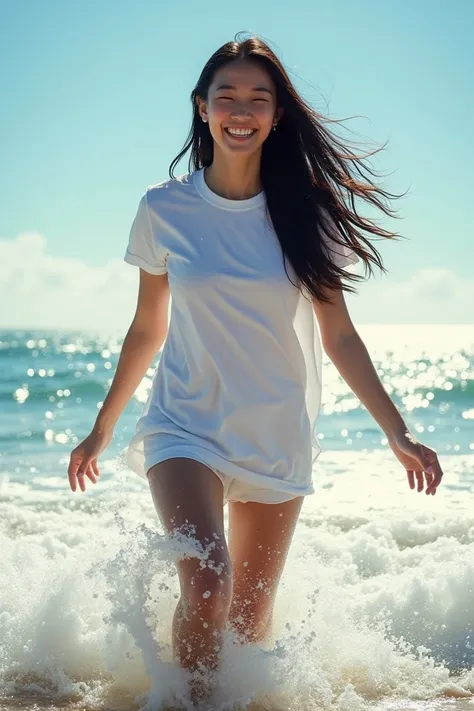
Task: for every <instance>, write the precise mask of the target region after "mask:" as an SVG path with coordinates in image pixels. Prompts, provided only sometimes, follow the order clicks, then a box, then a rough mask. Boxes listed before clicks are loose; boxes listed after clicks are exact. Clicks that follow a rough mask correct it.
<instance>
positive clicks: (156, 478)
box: [148, 457, 232, 671]
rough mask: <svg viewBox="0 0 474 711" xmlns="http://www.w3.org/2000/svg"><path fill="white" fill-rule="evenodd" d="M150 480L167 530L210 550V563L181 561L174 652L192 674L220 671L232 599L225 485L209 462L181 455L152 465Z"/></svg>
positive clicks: (153, 494)
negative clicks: (181, 534) (224, 631)
mask: <svg viewBox="0 0 474 711" xmlns="http://www.w3.org/2000/svg"><path fill="white" fill-rule="evenodd" d="M148 481H149V484H150V489H151V493H152V497H153V501H154V504H155V507H156V510H157V512H158V515H159V517H160V519H161V521H162V523H163V525H164V527H165V528H166V530H167V531H169V532H170V533H172V532H174V531H176V530H178V531H183V532H184V533H185V534H186V535H187V536H188V537H189V538H190V539H192V540H193V541H194V540H195V541H197V542H198V543H199V545H200V546H202V547H203V549H204V548H205V549H208V548H209V547H210V552H209V555H208V557H207V559H206V560H204V561H202V560H199V559H198V558H186V559H183V560H180V561H178V563H177V567H178V575H179V582H180V588H181V597H180V600H179V602H178V605H177V608H176V611H175V615H174V619H173V649H174V653H175V656H176V657H177V658H178V659H179V660H180V662H181V664H182V665H183V666H184V667H185V668H187V669H189V670H190V671H194V670H196V669H201V670H206V669H214V668H215V667H216V666H217V662H218V655H219V649H220V638H221V633H222V630H223V628H224V625H225V623H226V620H227V617H228V613H229V608H230V603H231V599H232V575H231V565H230V558H229V554H228V550H227V544H226V541H225V535H224V516H223V504H224V502H223V486H222V482H221V480H220V479H219V478H218V477H217V476H216V474H214V472H213V471H212V470H210V469H209V468H208V467H206V466H205V465H204V464H200V463H199V462H196V461H194V460H192V459H184V458H181V457H180V458H174V459H168V460H167V461H165V462H161V463H160V464H157V465H155V466H154V467H152V468H151V469H150V471H149V472H148Z"/></svg>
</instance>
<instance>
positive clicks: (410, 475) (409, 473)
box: [407, 470, 415, 489]
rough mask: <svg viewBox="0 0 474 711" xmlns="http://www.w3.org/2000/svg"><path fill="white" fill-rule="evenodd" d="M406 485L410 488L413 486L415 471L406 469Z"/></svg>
mask: <svg viewBox="0 0 474 711" xmlns="http://www.w3.org/2000/svg"><path fill="white" fill-rule="evenodd" d="M407 476H408V485H409V487H410V489H414V488H415V472H413V471H409V470H407Z"/></svg>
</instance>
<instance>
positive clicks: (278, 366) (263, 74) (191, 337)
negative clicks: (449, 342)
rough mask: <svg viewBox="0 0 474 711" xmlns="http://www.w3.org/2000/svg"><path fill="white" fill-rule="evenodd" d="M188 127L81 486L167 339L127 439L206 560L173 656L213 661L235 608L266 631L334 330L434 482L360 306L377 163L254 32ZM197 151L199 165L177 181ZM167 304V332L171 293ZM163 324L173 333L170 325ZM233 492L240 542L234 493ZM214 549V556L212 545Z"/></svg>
mask: <svg viewBox="0 0 474 711" xmlns="http://www.w3.org/2000/svg"><path fill="white" fill-rule="evenodd" d="M191 98H192V106H193V121H192V128H191V131H190V135H189V137H188V140H187V142H186V144H185V146H184V148H183V150H182V152H181V153H180V154H179V156H178V157H177V158H176V160H175V161H174V162H173V164H172V166H171V169H170V177H171V179H170V180H168V181H167V182H164V183H161V184H159V185H156V186H152V187H149V188H148V189H147V191H146V192H145V194H144V195H143V196H142V198H141V200H140V203H139V207H138V211H137V215H136V217H135V220H134V223H133V226H132V229H131V233H130V241H129V246H128V249H127V253H126V256H125V260H126V261H127V262H129V263H131V264H133V265H136V266H138V267H139V268H140V286H139V294H138V305H137V309H136V314H135V316H134V319H133V322H132V324H131V327H130V329H129V331H128V333H127V336H126V338H125V340H124V343H123V347H122V352H121V356H120V360H119V363H118V366H117V372H116V374H115V378H114V380H113V383H112V385H111V388H110V391H109V393H108V395H107V397H106V399H105V402H104V405H103V407H102V409H101V411H100V413H99V415H98V417H97V421H96V424H95V426H94V428H93V430H92V432H91V434H90V435H89V436H88V437H87V438H86V439H85V440H84V441H83V442H82V443H81V444H80V445H79V446H78V447H76V449H75V450H74V451H73V452H72V455H71V462H70V466H69V481H70V486H71V488H72V490H73V491H75V490H76V487H77V483H79V487H80V488H81V490H82V491H85V477H88V478H89V479H90V480H91V481H92V482H94V483H95V482H96V480H97V477H98V476H99V471H98V467H97V457H98V455H99V454H100V453H101V452H102V451H103V450H104V449H105V447H106V446H107V445H108V444H109V442H110V441H111V438H112V432H113V429H114V426H115V424H116V422H117V420H118V418H119V416H120V414H121V412H122V411H123V409H124V407H125V405H126V403H127V402H128V400H129V399H130V398H131V397H132V395H133V393H134V392H135V389H136V388H137V386H138V384H139V383H140V381H141V379H142V378H143V376H144V374H145V372H146V370H147V368H148V367H149V365H150V363H151V361H152V359H153V357H154V356H155V354H156V353H157V351H158V350H159V349H160V348H161V346H162V345H163V344H164V349H163V353H162V356H161V359H160V362H159V365H158V368H157V372H156V375H155V378H154V382H153V387H152V390H151V393H150V397H149V400H148V403H147V405H146V407H145V410H144V413H143V416H142V417H141V418H140V420H139V422H138V425H137V431H136V434H135V436H134V437H133V439H132V442H131V444H130V447H129V449H128V452H127V462H128V464H129V466H130V467H131V468H132V469H133V470H135V471H136V472H137V473H139V474H140V475H142V476H144V477H147V478H148V482H149V485H150V489H151V493H152V497H153V501H154V503H155V506H156V509H157V512H158V514H159V517H160V519H161V521H162V523H163V525H164V526H165V527H166V529H167V530H168V531H169V532H170V533H171V532H173V531H175V530H185V531H186V532H187V533H189V532H190V531H191V532H192V536H193V537H194V538H195V539H196V540H197V541H198V542H199V544H200V545H201V546H202V550H205V551H207V553H206V556H207V557H206V556H205V560H204V562H203V560H202V559H198V558H186V559H184V560H181V561H179V562H178V564H177V565H178V571H179V580H180V586H181V598H180V600H179V603H178V605H177V608H176V612H175V616H174V623H173V644H174V650H175V654H176V657H177V658H178V659H179V660H180V662H181V664H182V665H183V666H184V667H186V668H187V669H189V670H190V671H194V670H198V669H200V670H201V671H202V670H212V669H214V668H215V667H216V666H217V662H218V656H219V639H220V635H221V633H222V630H223V628H224V626H225V625H226V624H227V623H229V624H230V625H231V626H232V627H233V629H234V630H235V631H236V632H237V633H239V634H240V635H241V637H242V639H243V640H244V641H259V640H262V639H263V638H264V637H265V636H266V635H267V634H268V631H269V629H270V626H271V621H272V610H273V603H274V600H275V595H276V592H277V585H278V581H279V579H280V576H281V574H282V570H283V565H284V563H285V559H286V556H287V553H288V549H289V546H290V542H291V538H292V534H293V531H294V528H295V525H296V522H297V519H298V514H299V512H300V508H301V505H302V502H303V499H304V497H305V496H306V495H308V494H310V493H312V491H313V489H312V485H311V469H312V463H313V461H314V459H315V457H316V456H317V455H318V454H319V451H320V449H319V445H318V441H317V438H316V437H315V436H314V435H313V432H314V424H315V419H316V416H317V413H318V408H319V400H320V370H321V349H320V340H319V333H318V329H317V328H316V327H315V319H317V321H318V323H319V331H320V333H321V339H322V344H323V346H324V348H325V350H326V352H327V354H328V355H329V357H330V358H331V360H332V361H333V363H334V364H335V366H336V367H337V369H338V370H339V372H340V373H341V375H342V377H343V378H344V379H345V380H346V381H347V383H348V384H349V386H350V387H351V388H352V390H353V391H354V393H355V394H356V396H357V397H358V398H359V399H360V401H361V402H362V403H363V404H364V405H365V407H366V408H367V410H368V411H369V412H370V413H371V415H372V416H373V418H374V419H375V420H376V421H377V423H378V424H379V426H380V427H381V428H382V430H383V431H384V432H385V433H386V437H387V439H388V442H389V445H390V447H391V449H392V451H393V453H394V454H395V456H396V457H397V458H398V459H399V460H400V463H401V464H402V466H403V468H404V469H405V470H406V472H407V475H408V482H409V485H410V488H411V489H414V488H415V485H416V488H417V490H418V491H422V490H423V489H424V488H425V485H426V489H425V490H426V493H427V494H433V495H434V494H435V493H436V489H437V487H438V485H439V483H440V481H441V478H442V471H441V468H440V465H439V463H438V459H437V456H436V454H435V452H434V451H433V450H431V449H429V448H428V447H426V446H423V445H422V444H420V443H419V442H417V441H416V440H415V439H414V438H413V437H412V436H411V435H410V434H409V432H408V430H407V426H406V424H405V423H404V421H403V419H402V417H401V415H400V413H399V412H398V410H397V409H396V407H395V406H394V404H393V403H392V402H391V400H390V399H389V397H388V395H387V394H386V392H385V390H384V388H383V386H382V384H381V383H380V381H379V379H378V377H377V374H376V372H375V369H374V367H373V365H372V363H371V361H370V358H369V355H368V353H367V350H366V348H365V346H364V344H363V342H362V340H361V339H360V337H359V335H358V333H357V332H356V330H355V328H354V325H353V323H352V321H351V318H350V316H349V314H348V311H347V308H346V305H345V301H344V291H351V290H352V291H353V290H354V289H353V287H351V286H350V284H349V282H351V281H352V282H353V281H355V280H357V279H360V278H361V277H359V276H356V275H354V274H352V273H348V272H346V271H345V270H344V267H346V266H347V265H348V264H350V263H354V262H355V261H358V260H361V261H362V262H363V263H364V265H365V267H366V268H367V270H368V272H369V273H371V272H372V267H373V265H376V266H378V267H380V268H381V269H383V265H382V262H381V258H380V255H379V254H378V252H377V251H376V250H375V248H374V247H373V246H372V245H371V243H370V241H369V238H370V237H371V236H378V237H387V238H390V237H393V236H394V234H393V233H390V232H388V231H385V230H383V229H382V228H380V227H378V226H376V224H375V223H374V222H372V221H371V220H369V219H367V218H364V217H361V216H360V215H359V214H358V212H357V209H356V200H357V199H360V200H362V201H365V202H366V203H368V204H370V205H372V206H375V207H377V208H379V209H381V210H383V211H384V212H385V213H386V214H388V215H391V214H392V211H391V210H390V208H389V207H387V205H386V199H387V198H389V197H393V196H391V195H389V194H388V193H386V192H384V191H383V190H382V189H381V188H379V187H377V186H376V185H375V184H374V183H373V182H372V181H371V179H370V177H368V174H370V175H371V176H373V173H372V171H370V169H368V168H367V167H366V166H365V165H364V163H363V161H362V160H361V159H360V158H359V157H357V156H355V155H354V154H353V153H351V152H350V151H349V150H348V149H347V148H346V147H345V146H344V145H342V144H341V142H340V141H339V140H337V139H336V138H334V137H333V136H332V135H331V133H330V132H329V131H328V129H327V128H326V127H325V126H324V125H323V121H322V119H321V117H320V116H319V115H318V114H317V113H316V112H315V111H314V110H313V109H311V108H310V107H309V106H308V105H307V104H306V103H305V102H304V101H303V100H302V98H301V97H300V96H299V95H298V94H297V92H296V90H295V89H294V87H293V86H292V84H291V81H290V79H289V77H288V75H287V73H286V71H285V69H284V67H283V66H282V64H281V63H280V61H279V60H278V59H277V57H276V56H275V55H274V53H273V52H272V51H271V49H270V48H269V47H268V46H267V45H266V44H265V43H264V42H262V41H261V40H260V39H255V38H251V39H247V40H245V41H242V42H237V41H235V42H230V43H228V44H226V45H224V46H223V47H221V48H220V49H219V50H218V51H217V52H216V53H215V54H214V55H213V56H212V57H211V58H210V60H209V61H208V63H207V64H206V66H205V67H204V70H203V71H202V74H201V76H200V78H199V81H198V83H197V86H196V88H195V89H194V91H193V92H192V97H191ZM188 150H191V159H190V171H191V172H190V174H189V175H185V176H183V177H180V178H174V176H173V169H174V167H175V166H176V164H177V162H178V161H179V160H180V159H181V158H182V157H183V156H184V155H185V154H186V152H187V151H188ZM170 294H171V295H172V297H173V299H172V309H171V317H170V324H169V328H168V301H169V296H170ZM165 339H166V340H165ZM225 502H228V504H229V540H228V542H227V541H226V538H225V535H224V520H223V505H224V503H225ZM201 558H202V557H201Z"/></svg>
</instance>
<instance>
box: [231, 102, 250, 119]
mask: <svg viewBox="0 0 474 711" xmlns="http://www.w3.org/2000/svg"><path fill="white" fill-rule="evenodd" d="M250 117H251V113H250V111H249V108H248V106H244V105H240V106H236V105H234V106H233V107H232V112H231V118H232V119H237V120H239V121H245V120H247V119H249V118H250Z"/></svg>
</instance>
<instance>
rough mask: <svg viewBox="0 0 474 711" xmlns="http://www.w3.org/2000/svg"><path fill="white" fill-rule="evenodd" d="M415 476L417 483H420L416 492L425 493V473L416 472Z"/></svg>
mask: <svg viewBox="0 0 474 711" xmlns="http://www.w3.org/2000/svg"><path fill="white" fill-rule="evenodd" d="M415 476H416V480H417V482H418V487H417V489H416V490H417V491H418V492H420V491H423V484H424V481H423V472H415Z"/></svg>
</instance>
